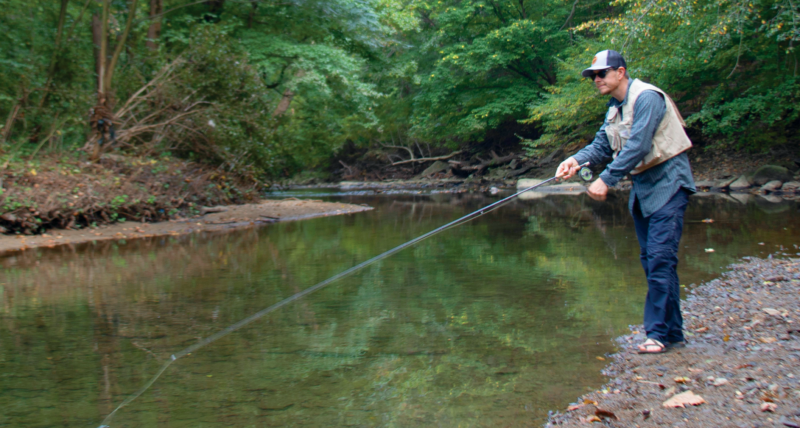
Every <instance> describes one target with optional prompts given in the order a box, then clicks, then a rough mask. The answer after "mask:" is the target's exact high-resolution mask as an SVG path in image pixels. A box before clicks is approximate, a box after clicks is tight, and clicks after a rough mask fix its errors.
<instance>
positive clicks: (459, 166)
mask: <svg viewBox="0 0 800 428" xmlns="http://www.w3.org/2000/svg"><path fill="white" fill-rule="evenodd" d="M491 154H492V159H489V160H482V159H480V158H478V160H480V161H481V162H480V163H479V164H477V165H471V166H463V162H459V161H449V163H450V165H452V167H453V169H455V170H459V171H465V172H466V171H473V172H481V171H483V170H484V169H486V168H488V167H490V166H498V165H503V164H506V163H508V162H511V160H512V159H515V158H516V157H517V154H516V153H511V154H509V155H507V156H502V157H500V156H497V153H494V151H492V152H491Z"/></svg>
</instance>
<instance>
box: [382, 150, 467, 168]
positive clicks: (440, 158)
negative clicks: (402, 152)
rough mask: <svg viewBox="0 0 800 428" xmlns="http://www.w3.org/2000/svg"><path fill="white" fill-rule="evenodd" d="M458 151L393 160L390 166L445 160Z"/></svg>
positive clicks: (459, 151) (458, 152)
mask: <svg viewBox="0 0 800 428" xmlns="http://www.w3.org/2000/svg"><path fill="white" fill-rule="evenodd" d="M460 153H461V150H458V151H455V152H453V153H450V154H449V155H446V156H436V157H430V158H417V159H409V160H404V161H401V162H393V163H392V166H395V165H403V164H407V163H412V162H430V161H438V160H445V159H450V158H451V157H453V156H455V155H457V154H460Z"/></svg>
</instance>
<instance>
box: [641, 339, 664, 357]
mask: <svg viewBox="0 0 800 428" xmlns="http://www.w3.org/2000/svg"><path fill="white" fill-rule="evenodd" d="M666 351H667V348H666V347H665V346H664V344H663V343H661V342H659V341H657V340H655V339H647V340H645V341H644V343H642V344H641V345H639V350H638V352H639V353H640V354H661V353H664V352H666Z"/></svg>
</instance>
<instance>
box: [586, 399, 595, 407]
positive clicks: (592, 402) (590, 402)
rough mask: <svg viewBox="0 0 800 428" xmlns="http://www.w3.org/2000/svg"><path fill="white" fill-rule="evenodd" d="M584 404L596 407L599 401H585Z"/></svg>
mask: <svg viewBox="0 0 800 428" xmlns="http://www.w3.org/2000/svg"><path fill="white" fill-rule="evenodd" d="M583 404H594V405H595V406H596V405H597V401H594V400H583Z"/></svg>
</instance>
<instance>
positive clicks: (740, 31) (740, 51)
mask: <svg viewBox="0 0 800 428" xmlns="http://www.w3.org/2000/svg"><path fill="white" fill-rule="evenodd" d="M743 40H744V32H742V23H741V22H740V23H739V53H738V54H737V55H736V65H734V66H733V70H731V74H729V75H728V79H730V78H731V76H733V72H734V71H736V69H737V68H739V59H740V58H741V57H742V41H743Z"/></svg>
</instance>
